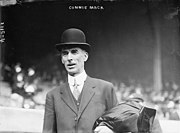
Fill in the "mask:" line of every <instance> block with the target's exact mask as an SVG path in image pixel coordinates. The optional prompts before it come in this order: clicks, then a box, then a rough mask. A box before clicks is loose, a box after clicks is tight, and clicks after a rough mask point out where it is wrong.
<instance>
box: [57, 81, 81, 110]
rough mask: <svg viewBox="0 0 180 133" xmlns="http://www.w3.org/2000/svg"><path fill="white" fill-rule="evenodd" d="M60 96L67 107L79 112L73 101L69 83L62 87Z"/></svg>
mask: <svg viewBox="0 0 180 133" xmlns="http://www.w3.org/2000/svg"><path fill="white" fill-rule="evenodd" d="M60 95H61V99H62V100H63V101H64V102H65V103H66V105H67V106H69V108H70V109H71V110H72V111H74V112H75V113H77V111H78V110H77V107H76V104H75V102H74V100H73V97H72V95H71V92H70V88H69V85H68V83H67V82H66V83H65V84H63V85H62V87H61V89H60Z"/></svg>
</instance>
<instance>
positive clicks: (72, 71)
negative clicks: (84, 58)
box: [68, 70, 77, 75]
mask: <svg viewBox="0 0 180 133" xmlns="http://www.w3.org/2000/svg"><path fill="white" fill-rule="evenodd" d="M68 73H69V74H70V75H75V74H76V73H77V72H76V71H75V70H68Z"/></svg>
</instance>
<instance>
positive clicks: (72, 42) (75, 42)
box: [55, 28, 90, 53]
mask: <svg viewBox="0 0 180 133" xmlns="http://www.w3.org/2000/svg"><path fill="white" fill-rule="evenodd" d="M55 46H56V48H57V50H58V51H60V52H61V50H62V49H65V48H74V47H79V48H81V49H83V50H86V51H87V52H88V53H89V52H90V44H88V43H86V36H85V34H84V32H83V31H81V30H80V29H76V28H70V29H67V30H65V31H64V32H63V33H62V36H61V42H60V43H58V44H56V45H55Z"/></svg>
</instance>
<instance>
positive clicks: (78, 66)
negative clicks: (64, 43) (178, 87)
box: [61, 48, 88, 76]
mask: <svg viewBox="0 0 180 133" xmlns="http://www.w3.org/2000/svg"><path fill="white" fill-rule="evenodd" d="M87 59H88V53H87V52H86V51H84V50H82V49H81V48H70V49H63V50H62V51H61V60H62V63H63V64H64V66H65V68H66V70H67V72H68V73H69V74H70V75H72V76H75V75H78V74H79V73H81V72H82V71H83V70H84V62H85V61H87Z"/></svg>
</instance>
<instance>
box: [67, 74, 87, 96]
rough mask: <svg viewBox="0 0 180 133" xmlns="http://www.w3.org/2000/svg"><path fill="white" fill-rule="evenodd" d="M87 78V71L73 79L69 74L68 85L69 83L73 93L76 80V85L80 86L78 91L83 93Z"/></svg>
mask: <svg viewBox="0 0 180 133" xmlns="http://www.w3.org/2000/svg"><path fill="white" fill-rule="evenodd" d="M86 78H87V74H86V72H85V71H83V72H82V73H80V74H79V75H77V76H75V77H73V76H71V75H69V74H68V83H69V87H70V89H71V92H72V93H73V90H74V80H76V84H78V88H77V89H78V90H79V92H80V93H81V91H82V89H83V86H84V81H85V80H86Z"/></svg>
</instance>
